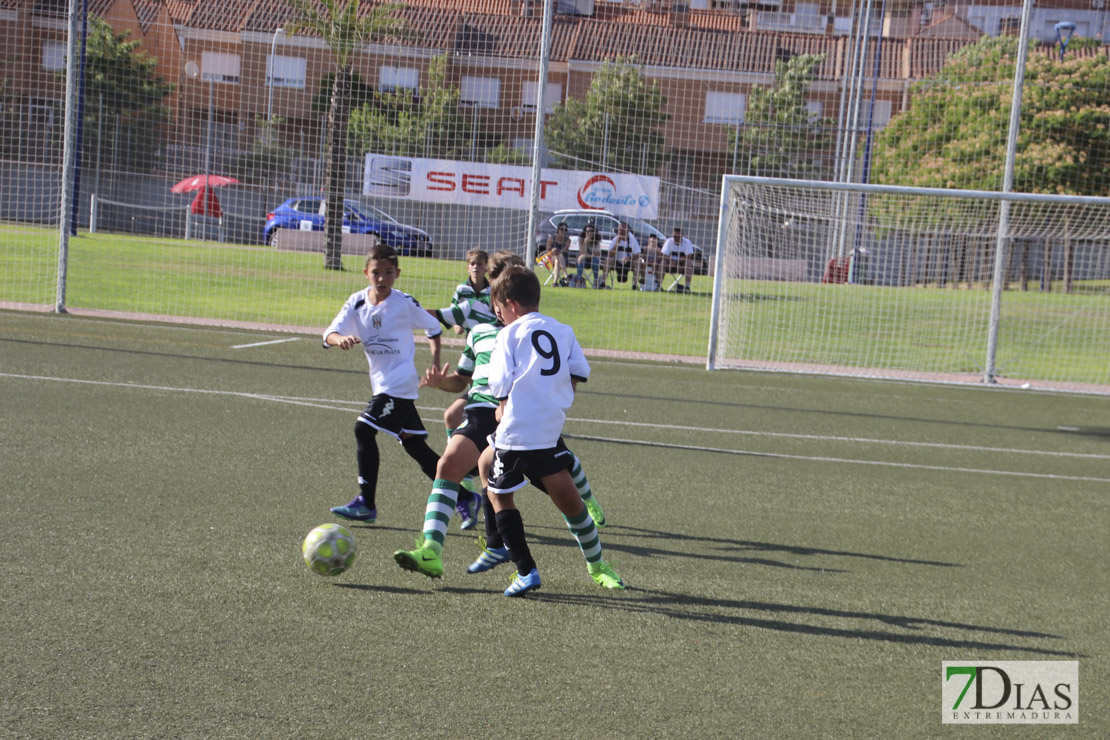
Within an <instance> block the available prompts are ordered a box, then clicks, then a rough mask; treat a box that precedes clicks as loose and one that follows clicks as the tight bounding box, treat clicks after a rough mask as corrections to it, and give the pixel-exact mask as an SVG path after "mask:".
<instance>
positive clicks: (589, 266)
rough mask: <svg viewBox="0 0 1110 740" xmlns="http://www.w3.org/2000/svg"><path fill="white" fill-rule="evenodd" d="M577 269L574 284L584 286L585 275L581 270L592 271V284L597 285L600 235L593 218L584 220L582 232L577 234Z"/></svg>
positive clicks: (599, 263)
mask: <svg viewBox="0 0 1110 740" xmlns="http://www.w3.org/2000/svg"><path fill="white" fill-rule="evenodd" d="M577 265H578V271H577V274H576V275H575V276H574V284H575V285H576V286H577V287H579V288H584V287H586V276H585V275H583V274H582V273H583V271H585V270H590V271H591V272H593V276H594V280H593V284H594V286H595V287H596V286H597V270H598V267H599V266H600V265H601V236H600V235H599V234H598V233H597V226H595V225H594V222H593V220H592V219H591V220H590V221H587V222H586V226H585V227H583V229H582V233H581V234H579V235H578V263H577Z"/></svg>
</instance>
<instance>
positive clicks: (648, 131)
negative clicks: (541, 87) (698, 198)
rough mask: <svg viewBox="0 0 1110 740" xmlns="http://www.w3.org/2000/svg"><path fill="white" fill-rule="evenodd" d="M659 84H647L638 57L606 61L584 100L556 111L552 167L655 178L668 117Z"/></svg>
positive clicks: (550, 140)
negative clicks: (662, 130)
mask: <svg viewBox="0 0 1110 740" xmlns="http://www.w3.org/2000/svg"><path fill="white" fill-rule="evenodd" d="M666 104H667V99H666V98H665V97H664V96H663V93H662V92H661V91H660V90H659V83H658V82H655V81H652V82H651V83H650V84H648V83H647V82H646V81H645V80H644V78H643V76H642V75H641V73H640V68H639V66H637V64H636V57H634V56H632V57H627V58H624V57H618V58H617V59H615V60H610V61H606V62H605V63H604V64H603V65H601V67H600V68H599V69H598V70H597V71H596V72H594V76H593V79H592V80H591V81H590V89H589V90H588V91H587V92H586V98H585V100H579V99H577V98H570V99H569V100H567V101H566V102H565V103H560V104H559V105H557V106H556V107H555V113H554V114H553V115H552V116H551V118H550V119H549V120H548V122H547V126H546V129H545V139H546V143H547V148H548V150H549V151H550V152H551V156H552V159H553V163H554V164H555V166H557V167H564V168H566V169H604V170H609V171H612V172H634V173H641V174H652V173H655V172H657V171H658V170H659V168H660V166H662V164H663V161H664V158H665V155H664V151H663V143H664V142H663V134H662V133H661V132H660V131H659V130H658V128H659V126H661V125H662V124H663V123H664V122H666V121H667V120H668V119H669V118H670V116H669V115H667V114H665V113H663V107H664V106H665V105H666Z"/></svg>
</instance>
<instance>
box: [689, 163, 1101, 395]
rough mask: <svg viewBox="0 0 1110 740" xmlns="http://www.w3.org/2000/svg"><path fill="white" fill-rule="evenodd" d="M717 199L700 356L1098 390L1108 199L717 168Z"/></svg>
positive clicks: (711, 364) (865, 373) (798, 368)
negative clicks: (705, 341) (1004, 211)
mask: <svg viewBox="0 0 1110 740" xmlns="http://www.w3.org/2000/svg"><path fill="white" fill-rule="evenodd" d="M1003 203H1007V204H1008V210H1009V214H1008V217H1007V218H1005V219H1002V220H1000V210H1001V206H1002V204H1003ZM720 205H721V212H720V222H719V229H718V242H717V257H716V275H715V277H714V289H713V302H712V313H711V326H710V338H709V346H708V358H707V367H708V368H709V369H715V368H729V367H735V368H749V369H767V370H778V371H795V372H815V373H830V374H840V375H853V376H862V377H876V378H903V379H914V380H934V381H953V382H987V383H994V382H1000V383H1017V384H1022V383H1024V382H1044V383H1052V384H1056V385H1058V386H1060V387H1068V386H1071V387H1076V388H1077V389H1080V390H1082V389H1086V388H1092V389H1095V390H1102V391H1106V390H1110V366H1108V364H1107V363H1106V362H1105V361H1104V358H1105V357H1107V356H1110V300H1108V299H1110V198H1096V197H1084V196H1061V195H1045V194H1030V193H999V192H984V191H970V190H943V189H931V188H913V187H900V186H889V185H866V184H856V183H833V182H819V181H807V180H785V179H777V178H765V177H747V176H738V175H727V176H725V177H724V178H723V181H722V188H721V201H720ZM1000 225H1001V226H1002V227H1003V228H1004V231H1005V233H1004V234H1001V235H1000V233H999V229H1000ZM1000 236H1001V237H1002V238H1000ZM999 244H1001V245H1003V246H1002V251H1001V253H1000V252H999ZM996 275H998V276H1001V279H1000V280H999V279H996ZM1099 357H1102V358H1103V359H1102V360H1100V359H1099Z"/></svg>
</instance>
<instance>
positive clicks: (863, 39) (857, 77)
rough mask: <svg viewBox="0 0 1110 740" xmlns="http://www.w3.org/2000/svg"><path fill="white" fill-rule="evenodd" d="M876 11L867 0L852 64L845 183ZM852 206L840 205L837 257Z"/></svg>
mask: <svg viewBox="0 0 1110 740" xmlns="http://www.w3.org/2000/svg"><path fill="white" fill-rule="evenodd" d="M873 11H874V0H867V2H866V3H865V4H864V6H863V11H862V12H863V29H862V31H861V32H860V42H859V47H858V48H857V57H858V64H857V63H856V62H855V61H853V64H852V69H853V73H852V96H851V100H850V101H849V105H850V106H851V107H850V110H849V113H848V116H849V118H850V119H851V124H850V126H849V127H848V130H849V131H850V132H851V136H850V138H849V139H848V151H847V153H846V154H845V158H844V182H854V181H855V178H856V174H855V163H856V140H857V137H858V136H859V110H860V103H861V102H862V100H863V75H864V74H865V72H866V71H865V68H864V65H865V64H866V57H867V49H868V46H869V45H870V42H871V16H872V12H873ZM850 207H851V204H850V203H849V202H848V201H847V199H845V200H842V201H841V203H840V208H841V213H839V214H838V216H839V217H840V218H841V223H840V231H839V233H838V234H837V243H836V256H837V257H843V256H844V244H845V243H846V242H847V240H848V232H847V228H848V219H847V215H848V209H849V208H850Z"/></svg>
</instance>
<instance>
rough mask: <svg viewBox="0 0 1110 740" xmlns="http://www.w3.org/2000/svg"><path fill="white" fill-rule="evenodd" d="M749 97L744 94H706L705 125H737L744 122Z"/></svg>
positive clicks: (713, 92) (712, 92) (711, 92)
mask: <svg viewBox="0 0 1110 740" xmlns="http://www.w3.org/2000/svg"><path fill="white" fill-rule="evenodd" d="M746 102H747V96H746V95H744V94H743V93H732V92H715V91H713V90H710V91H709V92H707V93H706V94H705V118H704V119H703V122H704V123H727V124H732V125H735V124H737V123H743V122H744V105H745V103H746Z"/></svg>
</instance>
